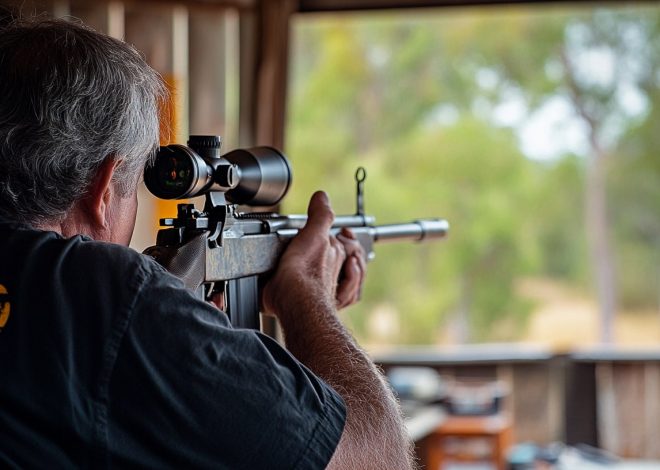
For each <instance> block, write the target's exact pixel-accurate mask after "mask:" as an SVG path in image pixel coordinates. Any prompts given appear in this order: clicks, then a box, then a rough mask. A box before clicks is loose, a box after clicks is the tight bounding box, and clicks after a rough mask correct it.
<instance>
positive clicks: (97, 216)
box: [84, 158, 119, 228]
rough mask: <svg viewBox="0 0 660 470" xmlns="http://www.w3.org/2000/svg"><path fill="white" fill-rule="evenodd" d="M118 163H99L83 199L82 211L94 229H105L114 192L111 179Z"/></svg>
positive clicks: (111, 161)
mask: <svg viewBox="0 0 660 470" xmlns="http://www.w3.org/2000/svg"><path fill="white" fill-rule="evenodd" d="M118 163H119V160H116V159H115V158H106V159H105V160H104V161H103V163H101V165H100V166H99V169H98V170H97V171H96V175H95V176H94V179H93V180H92V183H91V184H90V185H89V189H88V191H87V196H86V197H85V199H84V211H85V212H86V215H87V217H88V220H89V222H91V223H93V224H94V225H95V226H96V227H95V228H105V227H106V220H107V217H106V215H107V211H108V204H109V203H110V200H111V198H112V195H113V191H114V187H113V185H112V177H113V176H114V174H115V170H116V168H117V164H118Z"/></svg>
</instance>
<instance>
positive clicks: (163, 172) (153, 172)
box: [144, 146, 197, 199]
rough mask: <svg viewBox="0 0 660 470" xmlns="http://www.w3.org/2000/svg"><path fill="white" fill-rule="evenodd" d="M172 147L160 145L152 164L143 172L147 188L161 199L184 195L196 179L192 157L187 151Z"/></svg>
mask: <svg viewBox="0 0 660 470" xmlns="http://www.w3.org/2000/svg"><path fill="white" fill-rule="evenodd" d="M172 147H173V146H168V147H161V148H160V149H159V150H158V154H157V155H156V160H155V162H154V165H153V166H151V167H147V168H146V169H145V172H144V182H145V184H146V185H147V188H148V189H149V191H151V192H152V193H153V194H154V195H155V196H157V197H159V198H162V199H177V198H181V197H186V196H187V194H188V193H189V192H190V190H191V189H192V188H193V187H194V186H195V182H196V180H197V171H196V168H195V161H194V158H193V157H192V156H191V155H189V154H188V152H185V151H183V150H181V149H180V148H172Z"/></svg>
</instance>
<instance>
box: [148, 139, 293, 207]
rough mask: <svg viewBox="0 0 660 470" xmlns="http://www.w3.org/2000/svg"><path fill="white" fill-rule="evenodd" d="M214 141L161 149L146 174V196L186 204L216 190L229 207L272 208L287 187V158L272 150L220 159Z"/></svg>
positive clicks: (248, 151)
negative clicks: (149, 195)
mask: <svg viewBox="0 0 660 470" xmlns="http://www.w3.org/2000/svg"><path fill="white" fill-rule="evenodd" d="M220 145H221V141H220V138H219V137H218V136H191V137H190V140H189V141H188V146H185V145H178V144H173V145H167V146H163V147H160V149H159V150H158V153H157V155H156V159H155V161H154V163H153V165H149V166H147V167H146V168H145V171H144V182H145V184H146V186H147V188H148V189H149V191H150V192H151V193H152V194H153V195H154V196H156V197H159V198H161V199H186V198H191V197H195V196H200V195H204V194H208V193H210V192H214V191H218V192H223V193H225V198H226V200H227V201H228V202H230V203H233V204H245V205H252V206H272V205H275V204H277V203H278V202H279V201H281V200H282V198H283V197H284V196H285V195H286V193H287V191H288V190H289V186H290V185H291V179H292V178H291V167H290V165H289V162H288V160H287V158H286V157H285V156H284V155H283V154H282V153H281V152H279V151H278V150H276V149H274V148H272V147H254V148H250V149H237V150H233V151H231V152H229V153H227V154H225V155H222V156H220Z"/></svg>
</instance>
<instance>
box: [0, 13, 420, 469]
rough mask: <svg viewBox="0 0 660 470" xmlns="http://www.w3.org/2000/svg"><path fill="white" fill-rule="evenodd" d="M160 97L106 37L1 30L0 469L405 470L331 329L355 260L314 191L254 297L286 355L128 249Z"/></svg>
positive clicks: (354, 292)
mask: <svg viewBox="0 0 660 470" xmlns="http://www.w3.org/2000/svg"><path fill="white" fill-rule="evenodd" d="M162 96H163V86H162V84H161V81H160V78H159V77H158V75H157V74H156V73H155V72H154V71H153V70H151V69H150V68H149V67H148V66H147V65H146V64H145V63H144V61H143V60H142V59H141V58H140V56H139V55H138V54H137V53H136V52H135V51H134V50H133V49H131V48H130V47H128V46H126V45H125V44H123V43H121V42H120V41H117V40H115V39H112V38H109V37H107V36H104V35H101V34H98V33H95V32H93V31H91V30H88V29H86V28H84V27H82V26H80V25H75V24H71V23H67V22H63V21H39V22H24V23H16V24H13V25H11V26H9V27H7V28H5V29H4V30H2V31H0V220H2V221H1V222H0V286H1V288H0V292H1V295H0V302H2V318H0V320H1V321H2V323H1V324H0V328H1V330H0V466H3V467H5V466H7V467H20V468H23V467H27V468H32V467H37V468H43V467H53V466H56V467H107V466H113V467H134V466H141V467H157V468H160V467H208V468H231V469H234V468H245V469H261V468H324V467H326V466H327V467H328V468H336V469H369V468H374V469H376V468H379V469H380V468H384V469H404V468H409V467H410V466H411V459H410V453H409V443H408V440H407V438H406V435H405V432H404V431H403V427H402V424H401V417H400V413H399V410H398V407H397V404H396V402H395V400H394V398H393V396H392V394H391V392H390V391H389V389H388V387H387V386H386V384H385V382H384V380H383V378H382V377H381V375H380V374H379V373H378V371H377V370H376V368H375V367H374V365H373V364H372V363H371V362H370V361H369V359H368V358H367V357H366V356H365V354H364V353H363V352H362V351H361V350H360V349H359V348H358V347H357V346H356V344H355V343H354V341H353V340H352V338H351V337H350V335H349V334H348V333H347V332H346V330H345V329H344V327H343V326H342V325H341V323H340V322H339V320H338V319H337V312H336V310H337V308H338V307H341V306H344V305H348V304H350V303H353V302H355V301H356V300H357V297H358V293H359V289H360V285H361V283H362V278H363V275H364V260H363V258H362V257H361V255H360V250H359V245H358V244H357V243H356V242H355V240H353V239H352V236H351V234H350V232H344V233H343V234H342V235H340V236H337V237H333V236H330V235H329V232H328V229H329V227H330V225H331V223H332V218H333V214H332V210H331V208H330V205H329V202H328V199H327V197H326V196H325V194H323V193H316V194H315V195H314V196H313V197H312V199H311V201H310V205H309V221H308V224H307V226H306V227H305V228H304V229H303V230H301V232H300V234H299V235H298V236H297V237H296V238H295V239H294V240H293V241H292V242H291V243H290V245H289V247H288V248H287V250H286V252H285V253H284V255H283V257H282V259H281V261H280V264H279V266H278V268H277V270H276V273H275V274H274V275H273V277H272V279H271V280H270V281H269V283H268V284H267V285H266V286H265V288H264V291H263V296H262V304H263V307H264V310H265V311H266V312H268V313H270V314H273V315H276V316H277V318H278V319H279V320H280V323H281V325H282V328H283V331H284V333H285V338H286V344H287V349H288V351H289V352H287V351H285V350H284V349H282V348H281V347H280V346H279V345H278V344H276V343H275V342H273V341H272V340H270V339H269V338H268V337H266V336H263V335H261V334H259V333H257V332H254V331H248V330H235V329H233V328H232V327H231V325H229V323H228V321H227V319H226V317H225V316H224V314H222V312H220V311H219V310H218V309H216V308H215V307H214V306H212V305H210V304H207V303H205V302H202V301H200V300H198V299H196V298H195V297H194V296H193V295H192V294H191V293H190V292H188V291H187V290H185V289H184V288H183V286H182V284H181V282H179V281H178V280H177V279H175V278H174V277H173V276H171V275H169V274H168V273H166V272H165V271H164V270H163V269H162V268H160V267H159V266H158V265H157V264H156V263H155V262H153V261H152V260H150V259H149V258H147V257H146V256H143V255H139V254H138V253H136V252H134V251H132V250H130V249H128V248H126V247H125V246H126V245H127V244H128V243H129V241H130V238H131V235H132V231H133V227H134V224H135V214H136V207H137V199H136V188H137V184H138V181H139V177H140V175H141V173H142V168H143V167H144V165H145V163H146V162H147V161H148V160H149V158H150V157H151V156H152V155H153V152H154V149H155V147H156V145H157V142H158V114H157V109H158V103H159V100H160V99H162ZM122 245H124V246H122ZM340 273H341V279H342V282H341V283H340V284H339V285H337V279H338V278H340ZM5 313H6V314H5ZM293 356H295V358H294V357H293Z"/></svg>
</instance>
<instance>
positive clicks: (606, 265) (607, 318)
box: [561, 49, 617, 344]
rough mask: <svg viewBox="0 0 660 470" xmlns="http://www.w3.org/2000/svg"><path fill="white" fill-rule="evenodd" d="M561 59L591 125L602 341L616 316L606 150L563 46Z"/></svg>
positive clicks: (593, 245)
mask: <svg viewBox="0 0 660 470" xmlns="http://www.w3.org/2000/svg"><path fill="white" fill-rule="evenodd" d="M561 60H562V63H563V65H564V70H565V72H566V80H567V86H568V89H569V91H570V98H571V101H572V103H573V106H574V107H575V110H576V112H577V113H578V115H579V116H580V117H581V118H582V119H584V121H585V123H586V124H587V126H588V127H589V143H590V146H591V156H590V157H589V160H588V161H587V174H586V188H585V195H584V197H585V225H586V227H585V229H586V231H587V243H588V245H589V255H590V258H591V267H592V272H593V274H594V276H595V278H596V279H595V281H596V294H597V296H598V305H599V308H600V319H601V321H600V326H601V333H600V339H601V342H603V343H608V344H609V343H612V342H613V341H614V316H615V313H616V308H617V307H616V304H617V302H616V297H617V294H616V282H615V273H614V271H615V270H614V257H613V255H612V248H611V246H610V239H609V228H610V223H609V217H608V213H607V188H606V176H607V175H606V172H607V152H606V151H605V149H604V148H603V147H602V146H601V145H600V142H599V139H598V130H599V128H600V124H601V123H600V122H599V120H598V118H597V117H595V116H593V115H591V113H590V112H589V111H588V110H587V107H586V106H585V103H584V100H583V93H582V90H581V89H580V86H579V84H578V83H577V81H576V79H575V72H574V70H573V67H572V64H571V61H570V60H569V57H568V53H567V51H566V50H565V49H564V50H563V51H562V53H561Z"/></svg>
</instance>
